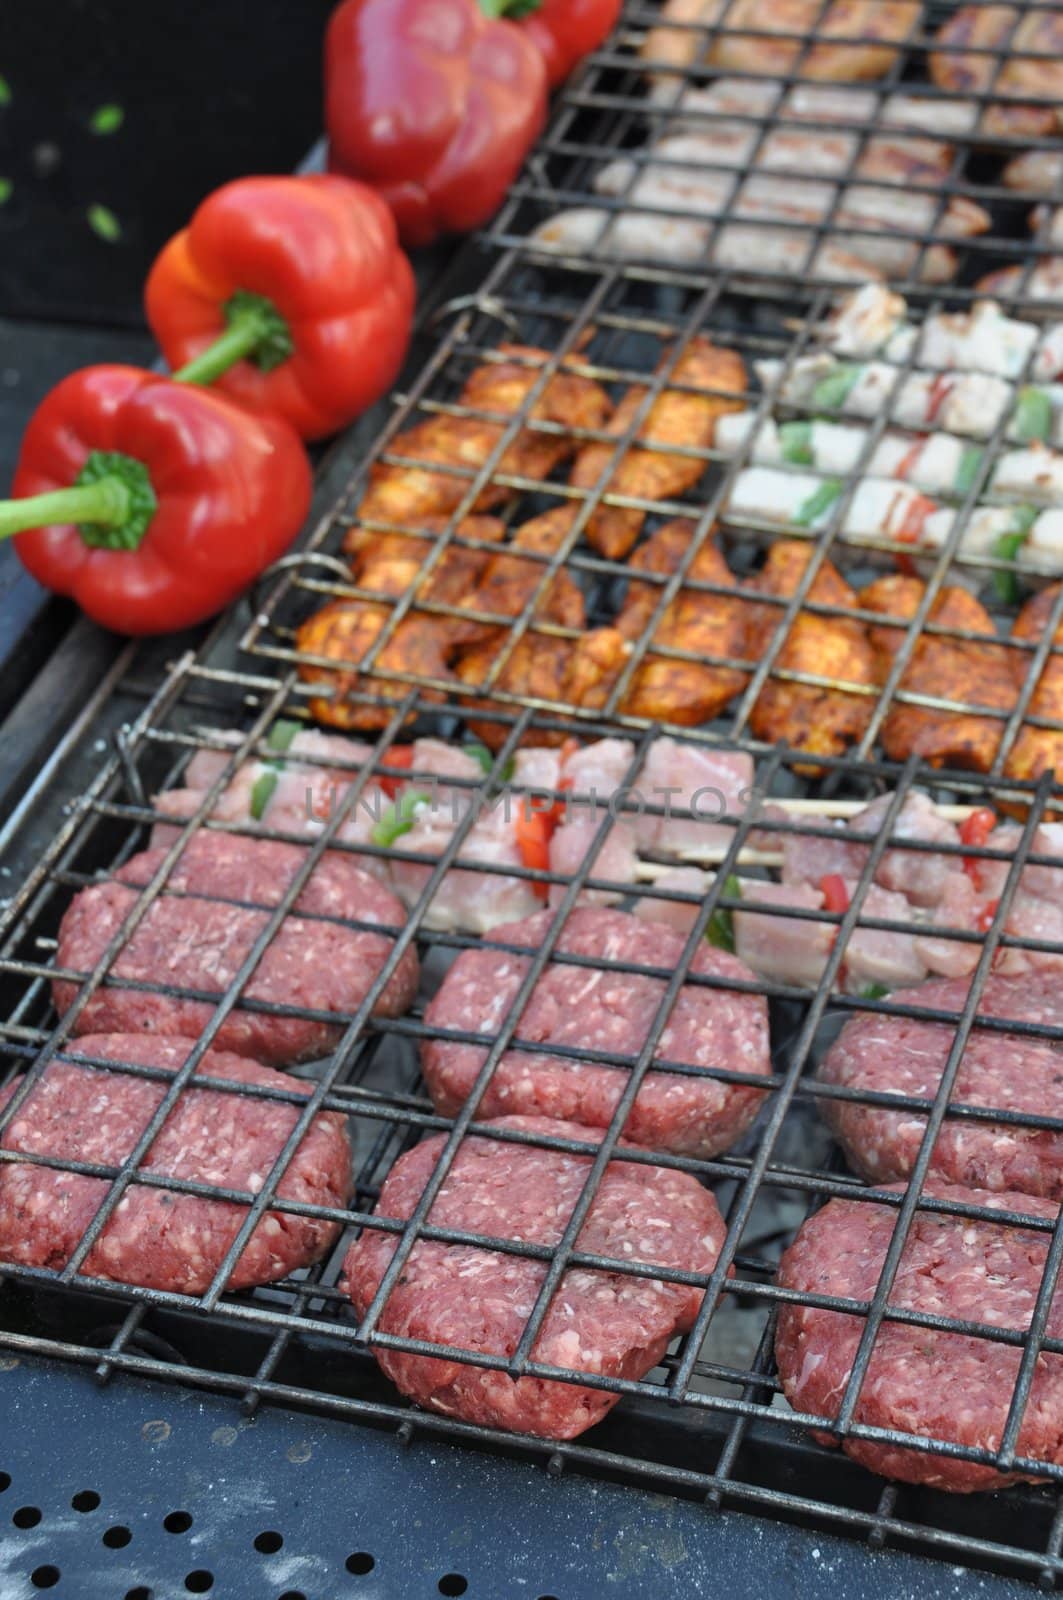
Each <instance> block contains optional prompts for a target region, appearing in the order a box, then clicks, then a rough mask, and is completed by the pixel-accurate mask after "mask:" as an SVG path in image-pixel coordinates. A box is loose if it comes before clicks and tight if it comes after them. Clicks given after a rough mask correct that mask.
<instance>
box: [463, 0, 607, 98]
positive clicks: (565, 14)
mask: <svg viewBox="0 0 1063 1600" xmlns="http://www.w3.org/2000/svg"><path fill="white" fill-rule="evenodd" d="M482 3H483V4H485V5H486V6H487V7H488V8H489V9H490V8H491V0H482ZM622 3H623V0H541V4H537V3H536V0H524V3H523V4H519V3H514V4H510V5H508V6H507V5H506V0H494V8H493V14H494V15H496V16H498V15H509V16H511V17H514V18H519V20H520V25H521V27H522V28H523V29H524V31H525V33H526V34H527V35H528V37H529V38H530V39H533V40H534V41H535V44H536V46H537V47H538V49H539V50H540V51H541V52H542V56H543V60H544V61H545V62H546V71H547V75H548V76H549V79H550V87H551V88H555V87H556V86H557V84H559V83H561V82H563V80H564V79H565V78H567V77H568V75H569V73H570V72H571V71H572V70H573V68H574V67H577V66H578V65H579V63H580V62H581V61H582V60H583V57H584V56H587V55H590V53H591V51H592V50H597V48H598V46H599V45H600V44H603V43H604V41H605V40H606V39H607V38H608V36H609V34H610V33H611V32H612V31H613V28H614V27H615V25H616V20H617V18H618V17H619V15H620V7H621V5H622Z"/></svg>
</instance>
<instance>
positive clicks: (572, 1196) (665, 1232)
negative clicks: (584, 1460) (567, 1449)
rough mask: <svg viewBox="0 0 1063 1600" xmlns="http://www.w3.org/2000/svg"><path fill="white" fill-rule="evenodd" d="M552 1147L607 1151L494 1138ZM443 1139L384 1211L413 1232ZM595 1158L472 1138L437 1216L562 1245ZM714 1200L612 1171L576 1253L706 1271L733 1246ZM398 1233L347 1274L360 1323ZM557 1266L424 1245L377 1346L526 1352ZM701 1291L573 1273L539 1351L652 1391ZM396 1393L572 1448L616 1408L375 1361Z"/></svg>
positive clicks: (402, 1180) (364, 1240)
mask: <svg viewBox="0 0 1063 1600" xmlns="http://www.w3.org/2000/svg"><path fill="white" fill-rule="evenodd" d="M492 1126H493V1127H496V1128H499V1129H504V1128H513V1129H523V1130H525V1131H526V1132H529V1133H543V1134H549V1135H552V1136H555V1137H561V1138H569V1139H581V1140H583V1141H585V1142H586V1141H587V1140H591V1139H594V1138H595V1137H596V1135H594V1134H593V1133H590V1132H589V1131H588V1130H587V1129H586V1128H583V1127H578V1126H576V1125H575V1124H574V1123H568V1122H552V1121H550V1120H549V1119H548V1118H545V1117H502V1118H500V1119H499V1120H498V1121H497V1122H495V1123H494V1124H492ZM443 1143H444V1136H443V1135H442V1134H440V1135H437V1136H436V1137H435V1138H432V1139H426V1140H425V1142H424V1143H423V1144H419V1145H418V1146H417V1147H416V1149H414V1150H410V1151H409V1152H408V1153H407V1154H406V1155H404V1156H401V1157H400V1158H399V1160H398V1161H397V1162H396V1163H395V1165H394V1167H392V1169H391V1172H390V1173H389V1174H388V1178H387V1181H386V1183H385V1184H384V1188H383V1190H382V1191H381V1195H380V1201H379V1204H378V1206H377V1211H378V1213H379V1214H380V1215H381V1216H387V1217H397V1218H406V1217H408V1216H409V1215H410V1213H411V1212H412V1211H413V1209H414V1207H415V1205H416V1204H417V1200H418V1198H419V1196H420V1194H421V1191H422V1190H423V1189H424V1186H425V1184H426V1183H427V1181H428V1178H429V1176H430V1175H431V1173H432V1170H433V1168H434V1166H435V1163H436V1160H437V1158H438V1156H439V1153H440V1150H441V1149H442V1147H443ZM590 1164H591V1163H590V1157H589V1156H578V1155H566V1154H564V1153H563V1152H562V1151H558V1150H543V1149H536V1148H535V1147H534V1146H531V1145H519V1144H504V1143H501V1142H500V1141H496V1140H492V1139H486V1138H467V1139H466V1140H465V1141H464V1142H463V1144H462V1145H461V1147H460V1149H459V1151H458V1153H457V1156H456V1157H455V1160H454V1164H453V1166H452V1167H451V1169H450V1172H449V1173H448V1175H447V1178H446V1181H445V1182H444V1184H443V1186H442V1188H441V1189H440V1191H439V1195H438V1196H437V1198H436V1201H435V1204H434V1205H433V1206H432V1209H431V1211H430V1213H429V1222H430V1223H432V1224H434V1225H435V1226H436V1227H440V1228H455V1229H464V1230H467V1231H469V1232H475V1233H484V1234H490V1235H491V1236H492V1237H494V1238H499V1239H519V1240H522V1241H526V1242H528V1243H531V1244H546V1245H552V1244H556V1243H557V1241H558V1240H559V1239H560V1238H561V1235H562V1233H563V1232H564V1229H565V1225H566V1223H567V1222H568V1220H569V1218H570V1216H571V1215H572V1211H573V1208H574V1206H575V1204H576V1201H577V1200H578V1199H579V1195H580V1191H581V1190H582V1188H583V1185H584V1183H585V1181H586V1177H587V1170H588V1168H589V1166H590ZM724 1231H725V1230H724V1225H723V1220H722V1218H721V1216H720V1213H719V1210H718V1208H717V1205H716V1201H715V1200H714V1199H713V1197H712V1195H711V1194H709V1192H708V1190H706V1189H703V1188H702V1187H701V1185H700V1184H699V1183H698V1182H697V1180H696V1179H695V1178H693V1177H691V1175H690V1174H689V1173H684V1172H673V1171H669V1170H667V1169H665V1168H662V1167H649V1166H641V1165H636V1164H634V1163H632V1162H628V1161H613V1162H610V1164H609V1166H608V1167H607V1168H606V1170H605V1173H604V1175H603V1177H602V1181H601V1184H600V1185H599V1188H598V1193H597V1196H596V1198H595V1201H594V1204H593V1205H592V1207H591V1210H590V1213H589V1215H588V1217H587V1220H586V1221H585V1223H584V1225H583V1228H582V1229H581V1231H580V1235H579V1240H578V1248H579V1249H580V1250H582V1251H586V1252H588V1253H591V1254H596V1255H601V1256H607V1257H609V1258H610V1259H612V1260H617V1261H633V1262H634V1261H644V1262H653V1263H655V1264H656V1265H659V1266H662V1267H671V1268H674V1269H678V1270H681V1271H684V1272H697V1273H706V1274H707V1273H709V1272H711V1270H712V1268H713V1266H714V1265H715V1263H716V1258H717V1256H718V1254H719V1251H720V1246H721V1244H722V1243H723V1238H724ZM395 1244H396V1240H395V1237H394V1235H392V1234H385V1233H374V1232H373V1231H372V1230H366V1231H365V1232H364V1233H363V1234H362V1236H361V1238H360V1239H358V1240H357V1241H356V1243H355V1244H353V1245H352V1246H351V1249H350V1251H349V1252H348V1254H347V1260H346V1263H345V1266H344V1275H345V1282H346V1287H347V1290H348V1292H349V1294H350V1296H351V1299H352V1300H353V1301H354V1304H355V1308H356V1309H357V1311H358V1314H359V1316H363V1315H364V1314H365V1311H366V1310H367V1308H368V1306H369V1304H370V1302H371V1301H372V1299H373V1296H374V1294H375V1293H376V1290H377V1288H378V1287H379V1284H380V1280H381V1278H382V1277H383V1275H384V1272H385V1271H386V1269H387V1265H388V1262H389V1261H390V1260H391V1257H392V1255H393V1253H394V1250H395ZM545 1274H546V1264H545V1263H544V1262H542V1261H530V1260H527V1259H525V1258H522V1257H520V1256H514V1255H503V1254H501V1253H500V1252H499V1251H495V1250H481V1249H477V1248H475V1247H473V1246H470V1245H450V1244H443V1243H435V1242H432V1241H422V1242H420V1243H418V1244H416V1245H415V1246H414V1248H413V1250H412V1251H411V1253H410V1256H409V1258H408V1260H407V1262H406V1265H405V1267H404V1268H403V1271H402V1274H401V1276H400V1277H399V1279H398V1282H397V1283H396V1284H395V1287H394V1288H393V1289H392V1291H391V1294H390V1295H389V1297H388V1300H387V1303H386V1305H385V1307H384V1311H383V1314H382V1316H381V1319H380V1323H379V1327H380V1330H381V1332H384V1333H390V1334H396V1335H399V1336H401V1337H403V1338H409V1339H425V1340H429V1341H430V1342H432V1343H433V1344H443V1345H451V1346H453V1347H454V1348H456V1349H461V1350H470V1351H476V1352H478V1353H481V1354H487V1355H497V1356H510V1355H512V1354H513V1352H514V1350H516V1348H517V1345H518V1343H519V1341H520V1337H521V1334H522V1333H523V1331H524V1328H525V1325H526V1322H527V1319H528V1317H529V1315H530V1313H531V1310H532V1307H533V1305H534V1303H535V1297H536V1294H537V1293H538V1291H539V1287H540V1285H541V1283H542V1281H543V1278H544V1276H545ZM701 1299H702V1291H701V1290H700V1289H698V1288H694V1287H691V1286H687V1285H683V1284H677V1283H663V1282H661V1280H660V1279H657V1278H652V1279H651V1278H634V1277H628V1276H626V1275H625V1274H623V1273H621V1272H605V1271H593V1270H591V1269H588V1268H580V1267H574V1268H572V1269H570V1270H569V1271H568V1272H566V1273H565V1275H564V1277H563V1278H562V1280H561V1284H560V1286H559V1288H558V1291H557V1293H556V1295H555V1296H554V1299H553V1301H552V1303H551V1305H550V1308H549V1310H548V1311H547V1314H546V1317H545V1320H544V1322H543V1325H542V1328H541V1330H540V1332H539V1336H538V1338H537V1339H536V1341H535V1345H534V1347H533V1350H532V1359H533V1360H535V1361H538V1362H542V1363H543V1364H544V1365H547V1366H556V1367H566V1368H570V1369H571V1370H572V1371H573V1372H588V1373H596V1374H598V1375H600V1376H604V1377H619V1378H640V1377H642V1376H643V1375H644V1374H645V1373H647V1372H649V1371H650V1369H651V1368H652V1367H654V1366H656V1364H657V1362H658V1361H659V1360H660V1359H661V1357H662V1356H663V1355H664V1352H665V1350H666V1349H667V1347H668V1343H669V1341H670V1340H671V1339H672V1338H673V1337H674V1335H676V1334H677V1333H683V1332H685V1331H686V1330H687V1329H688V1328H690V1326H691V1325H692V1323H693V1321H694V1319H695V1317H696V1316H697V1313H698V1309H699V1307H700V1305H701ZM374 1353H375V1355H376V1358H377V1360H378V1361H379V1363H380V1365H381V1367H382V1368H383V1370H384V1372H385V1373H386V1374H387V1375H388V1377H389V1378H390V1379H391V1381H392V1382H393V1383H394V1384H396V1385H397V1387H398V1388H399V1389H401V1390H402V1392H403V1394H406V1395H409V1396H410V1398H411V1399H413V1400H416V1401H417V1402H418V1404H420V1405H423V1406H430V1407H431V1408H432V1409H433V1410H434V1411H444V1412H446V1413H447V1414H448V1415H450V1416H458V1417H462V1418H464V1419H465V1421H467V1422H478V1423H486V1424H488V1425H490V1426H494V1427H501V1428H510V1429H514V1430H516V1431H517V1432H520V1433H534V1434H539V1435H541V1436H543V1437H544V1438H548V1439H572V1438H575V1436H576V1435H577V1434H579V1433H582V1432H583V1431H584V1430H585V1429H586V1428H589V1427H591V1426H592V1424H593V1423H595V1422H599V1421H600V1420H601V1419H602V1417H604V1416H605V1414H606V1412H607V1411H609V1410H610V1409H611V1408H612V1407H613V1406H614V1405H615V1404H616V1402H617V1400H618V1399H619V1395H616V1394H610V1393H609V1392H608V1391H606V1390H602V1389H589V1388H584V1387H581V1386H580V1385H579V1384H575V1383H563V1382H561V1381H548V1380H544V1379H542V1378H535V1377H524V1378H519V1379H517V1380H514V1379H513V1378H511V1377H510V1376H509V1375H508V1373H505V1372H497V1371H491V1370H489V1369H486V1368H484V1367H476V1366H471V1365H469V1364H467V1363H465V1362H461V1361H454V1360H446V1359H436V1358H434V1357H428V1356H418V1355H408V1354H405V1353H403V1352H401V1351H395V1350H383V1349H377V1350H375V1352H374Z"/></svg>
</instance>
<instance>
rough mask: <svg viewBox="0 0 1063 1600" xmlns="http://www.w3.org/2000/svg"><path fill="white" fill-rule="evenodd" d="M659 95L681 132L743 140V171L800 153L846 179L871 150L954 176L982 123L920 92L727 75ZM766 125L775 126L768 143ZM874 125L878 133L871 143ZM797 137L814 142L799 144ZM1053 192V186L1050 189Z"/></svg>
mask: <svg viewBox="0 0 1063 1600" xmlns="http://www.w3.org/2000/svg"><path fill="white" fill-rule="evenodd" d="M653 98H654V100H655V101H656V102H657V103H659V104H661V105H664V106H667V108H668V111H669V118H668V126H669V129H670V130H671V131H672V132H674V133H706V134H715V133H717V132H721V133H722V134H723V135H724V136H725V137H733V138H735V139H737V138H738V136H739V135H740V134H741V135H743V136H744V139H745V143H744V145H743V146H742V147H741V148H740V150H739V152H738V155H739V160H738V162H737V165H739V166H741V167H748V166H749V163H750V160H751V159H752V158H753V156H754V155H756V156H757V160H758V165H763V166H764V167H765V168H768V167H772V166H775V167H778V166H792V165H793V164H794V163H793V162H792V161H791V159H790V157H791V156H792V155H793V154H795V153H797V154H799V155H800V164H801V165H802V166H804V168H805V170H806V171H809V172H816V173H822V174H824V175H827V176H831V175H833V176H835V177H845V176H846V175H847V174H848V173H849V172H850V171H851V168H852V164H853V161H854V158H856V157H857V156H858V155H859V154H860V152H861V151H862V150H866V149H869V148H871V147H876V148H888V149H889V150H891V151H898V152H900V153H901V154H902V155H903V156H904V157H905V158H906V159H914V160H918V161H921V162H923V163H926V164H932V165H934V166H937V167H939V168H940V169H941V170H942V171H946V172H947V170H948V168H949V164H950V163H951V161H952V158H953V156H954V154H955V145H954V141H955V140H956V139H957V138H962V137H963V136H964V135H965V134H968V133H970V131H971V129H972V128H973V127H974V125H975V123H976V122H977V120H978V106H977V104H976V102H975V101H973V100H943V99H942V98H941V96H940V95H938V96H934V95H931V94H926V93H922V94H921V93H919V92H918V91H917V90H915V91H911V92H899V91H895V92H893V93H891V94H887V95H885V96H883V95H882V94H881V93H880V92H879V91H878V90H875V89H861V88H857V87H856V86H855V85H849V84H826V83H794V84H791V85H789V86H786V85H784V84H781V83H776V82H772V81H771V79H769V78H752V77H750V78H745V77H743V78H728V77H722V78H716V79H714V81H713V82H712V83H710V84H707V85H705V86H704V87H701V86H698V85H691V84H685V85H684V86H683V88H682V90H681V92H680V94H679V96H678V98H677V97H676V93H675V84H674V83H671V84H669V83H662V85H661V88H660V90H659V92H657V93H656V94H655V95H654V96H653ZM765 122H770V123H771V124H772V125H771V127H770V128H768V129H767V130H765V135H764V138H763V140H761V137H760V135H761V125H762V124H763V123H765ZM802 123H803V124H807V125H808V126H806V127H802V126H801V124H802ZM869 125H873V126H874V128H875V130H876V131H875V132H874V133H873V134H872V135H871V137H870V138H869V139H867V140H866V142H865V140H864V138H863V132H864V130H865V129H866V128H867V127H868V126H869ZM884 129H888V130H889V131H888V132H883V131H882V130H884ZM794 138H798V139H802V140H806V141H809V142H807V143H803V144H801V145H797V146H795V145H793V144H792V142H791V141H792V140H793V139H794ZM758 144H759V152H758ZM1054 187H1055V186H1054V184H1052V183H1049V184H1048V185H1047V191H1048V192H1051V191H1052V190H1053V188H1054Z"/></svg>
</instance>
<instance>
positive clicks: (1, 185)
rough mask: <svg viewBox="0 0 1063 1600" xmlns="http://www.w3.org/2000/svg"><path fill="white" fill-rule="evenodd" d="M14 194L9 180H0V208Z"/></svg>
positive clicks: (13, 188)
mask: <svg viewBox="0 0 1063 1600" xmlns="http://www.w3.org/2000/svg"><path fill="white" fill-rule="evenodd" d="M14 192H15V185H14V184H13V183H12V182H11V179H10V178H0V206H2V205H5V204H6V203H7V201H8V200H10V199H11V196H12V195H13V194H14Z"/></svg>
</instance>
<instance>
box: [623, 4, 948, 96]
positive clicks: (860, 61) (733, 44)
mask: <svg viewBox="0 0 1063 1600" xmlns="http://www.w3.org/2000/svg"><path fill="white" fill-rule="evenodd" d="M918 19H919V7H918V6H917V5H914V4H911V3H910V0H885V3H883V0H830V4H829V5H828V6H827V7H826V9H824V7H823V4H822V0H773V3H772V4H771V5H767V6H766V5H764V4H763V0H668V3H667V4H666V5H665V7H664V9H663V11H662V13H661V20H660V22H659V23H658V24H657V25H656V26H655V27H653V28H651V29H650V31H649V33H647V35H646V38H645V40H644V41H643V44H642V48H641V51H640V54H641V56H642V59H643V60H644V61H645V62H646V63H647V70H650V71H652V72H653V73H654V76H655V82H661V83H663V84H664V85H667V84H668V83H669V81H670V80H669V76H668V71H667V69H668V68H669V67H672V68H676V67H678V68H679V70H680V71H684V70H686V69H687V68H689V67H691V66H693V65H694V64H695V63H702V64H704V65H706V66H712V67H716V68H718V69H720V70H722V71H724V72H726V71H737V72H751V73H763V74H765V75H771V76H777V77H791V76H796V77H798V78H807V79H813V80H826V81H828V82H830V81H832V80H834V79H841V80H843V81H844V80H851V79H854V78H881V77H883V76H885V74H886V73H887V72H888V71H889V69H890V67H891V66H892V65H893V63H894V62H895V61H896V59H897V55H898V48H899V46H900V45H901V44H903V42H904V41H905V40H906V39H907V38H908V37H909V35H910V33H911V32H912V30H913V29H914V28H915V26H916V24H917V22H918ZM670 23H671V24H673V26H669V24H670ZM675 23H679V24H681V25H685V26H679V27H676V26H674V24H675ZM777 35H778V36H779V37H776V36H777ZM787 35H804V36H805V37H804V38H803V39H802V38H790V37H786V36H787ZM836 39H837V40H839V41H840V40H845V41H846V42H845V43H841V42H837V43H836V42H834V41H835V40H836Z"/></svg>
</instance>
